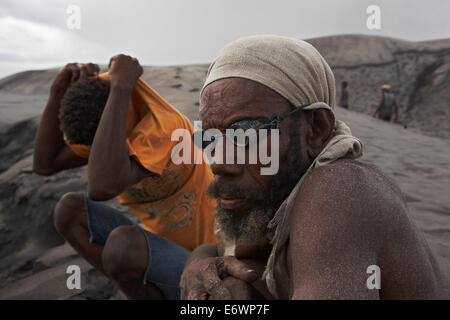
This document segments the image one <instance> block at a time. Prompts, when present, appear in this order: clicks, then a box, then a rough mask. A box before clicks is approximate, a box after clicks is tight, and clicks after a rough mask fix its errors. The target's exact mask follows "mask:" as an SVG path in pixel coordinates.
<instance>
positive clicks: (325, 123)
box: [304, 109, 335, 159]
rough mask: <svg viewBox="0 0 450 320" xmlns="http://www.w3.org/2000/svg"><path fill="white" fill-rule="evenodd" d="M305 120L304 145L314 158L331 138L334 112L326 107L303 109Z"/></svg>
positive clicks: (309, 154)
mask: <svg viewBox="0 0 450 320" xmlns="http://www.w3.org/2000/svg"><path fill="white" fill-rule="evenodd" d="M304 115H305V120H306V122H307V130H306V136H305V140H306V145H307V152H308V156H309V157H310V158H312V159H314V158H316V157H317V156H318V155H319V153H320V152H321V151H322V150H323V148H324V147H325V145H326V144H327V143H328V141H329V139H330V138H331V134H332V133H333V130H334V122H335V118H334V114H333V112H331V111H330V110H327V109H316V110H308V111H305V113H304Z"/></svg>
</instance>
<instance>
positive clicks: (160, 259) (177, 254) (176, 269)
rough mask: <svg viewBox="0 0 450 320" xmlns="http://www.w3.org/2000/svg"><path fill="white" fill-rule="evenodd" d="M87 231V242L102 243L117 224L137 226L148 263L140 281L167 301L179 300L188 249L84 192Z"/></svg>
mask: <svg viewBox="0 0 450 320" xmlns="http://www.w3.org/2000/svg"><path fill="white" fill-rule="evenodd" d="M83 197H84V201H85V208H86V214H87V220H88V229H89V233H90V238H89V242H91V243H98V244H101V245H104V244H105V243H106V239H108V236H109V234H110V233H111V231H113V230H114V229H115V228H117V227H119V226H137V227H139V229H140V230H141V231H142V233H143V234H144V236H145V239H146V241H147V248H148V263H147V270H146V271H145V275H144V279H143V283H144V284H146V283H152V284H154V285H155V286H157V287H158V288H159V289H160V290H161V292H162V293H163V294H164V297H165V298H166V299H168V300H179V299H180V287H179V283H180V279H181V273H182V272H183V268H184V265H185V263H186V261H187V259H188V257H189V252H188V251H187V250H186V249H184V248H183V247H181V246H180V245H178V244H176V243H175V242H173V241H170V240H168V239H166V238H163V237H160V236H158V235H156V234H154V233H151V232H148V231H147V230H145V229H143V228H142V227H141V226H139V225H137V224H135V223H134V222H132V221H131V220H130V219H128V218H127V217H125V216H124V215H123V214H122V213H120V211H118V210H116V209H113V208H111V207H109V206H107V205H105V204H103V203H101V202H97V201H92V200H90V199H89V198H88V197H87V196H86V195H83Z"/></svg>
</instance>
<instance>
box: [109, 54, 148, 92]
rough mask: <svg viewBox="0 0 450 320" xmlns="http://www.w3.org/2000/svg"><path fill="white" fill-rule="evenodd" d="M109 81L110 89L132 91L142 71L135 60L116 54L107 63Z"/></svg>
mask: <svg viewBox="0 0 450 320" xmlns="http://www.w3.org/2000/svg"><path fill="white" fill-rule="evenodd" d="M108 68H109V80H110V81H111V87H113V88H114V87H120V88H125V89H132V88H133V87H134V84H135V83H136V81H137V80H138V79H139V77H140V76H141V75H142V73H143V69H142V67H141V65H140V64H139V61H138V60H137V59H136V58H133V57H130V56H127V55H124V54H118V55H116V56H114V57H112V58H111V60H110V61H109V66H108Z"/></svg>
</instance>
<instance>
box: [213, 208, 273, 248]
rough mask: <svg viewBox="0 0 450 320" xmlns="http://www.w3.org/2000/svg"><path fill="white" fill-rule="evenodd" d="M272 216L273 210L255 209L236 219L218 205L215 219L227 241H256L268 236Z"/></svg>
mask: <svg viewBox="0 0 450 320" xmlns="http://www.w3.org/2000/svg"><path fill="white" fill-rule="evenodd" d="M274 214H275V210H274V209H270V208H258V207H256V208H253V209H252V210H251V211H250V212H249V213H248V214H246V215H245V216H243V217H239V218H237V217H236V215H234V214H233V213H231V212H228V211H226V210H224V209H223V208H222V207H221V206H220V204H219V205H218V206H217V208H216V215H215V218H216V224H217V226H218V227H219V228H220V230H222V231H223V232H224V234H225V236H226V237H227V238H228V239H234V240H238V239H239V240H249V241H258V240H261V239H263V238H265V237H266V235H267V234H268V232H269V230H268V228H267V226H268V224H269V222H270V220H272V218H273V216H274Z"/></svg>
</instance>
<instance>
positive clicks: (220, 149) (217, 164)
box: [210, 138, 243, 176]
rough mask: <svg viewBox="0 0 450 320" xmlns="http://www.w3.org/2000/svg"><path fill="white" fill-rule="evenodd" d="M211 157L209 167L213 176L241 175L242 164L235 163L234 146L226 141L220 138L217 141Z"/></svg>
mask: <svg viewBox="0 0 450 320" xmlns="http://www.w3.org/2000/svg"><path fill="white" fill-rule="evenodd" d="M211 156H212V158H211V163H210V166H211V170H212V172H213V173H214V174H215V175H219V176H238V175H240V174H241V173H242V169H243V166H242V164H241V165H238V164H237V163H236V150H235V146H234V144H232V143H231V142H229V141H228V140H227V139H225V138H221V139H219V140H218V141H217V144H216V146H215V148H214V151H213V152H212V153H211ZM227 157H228V158H227Z"/></svg>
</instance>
